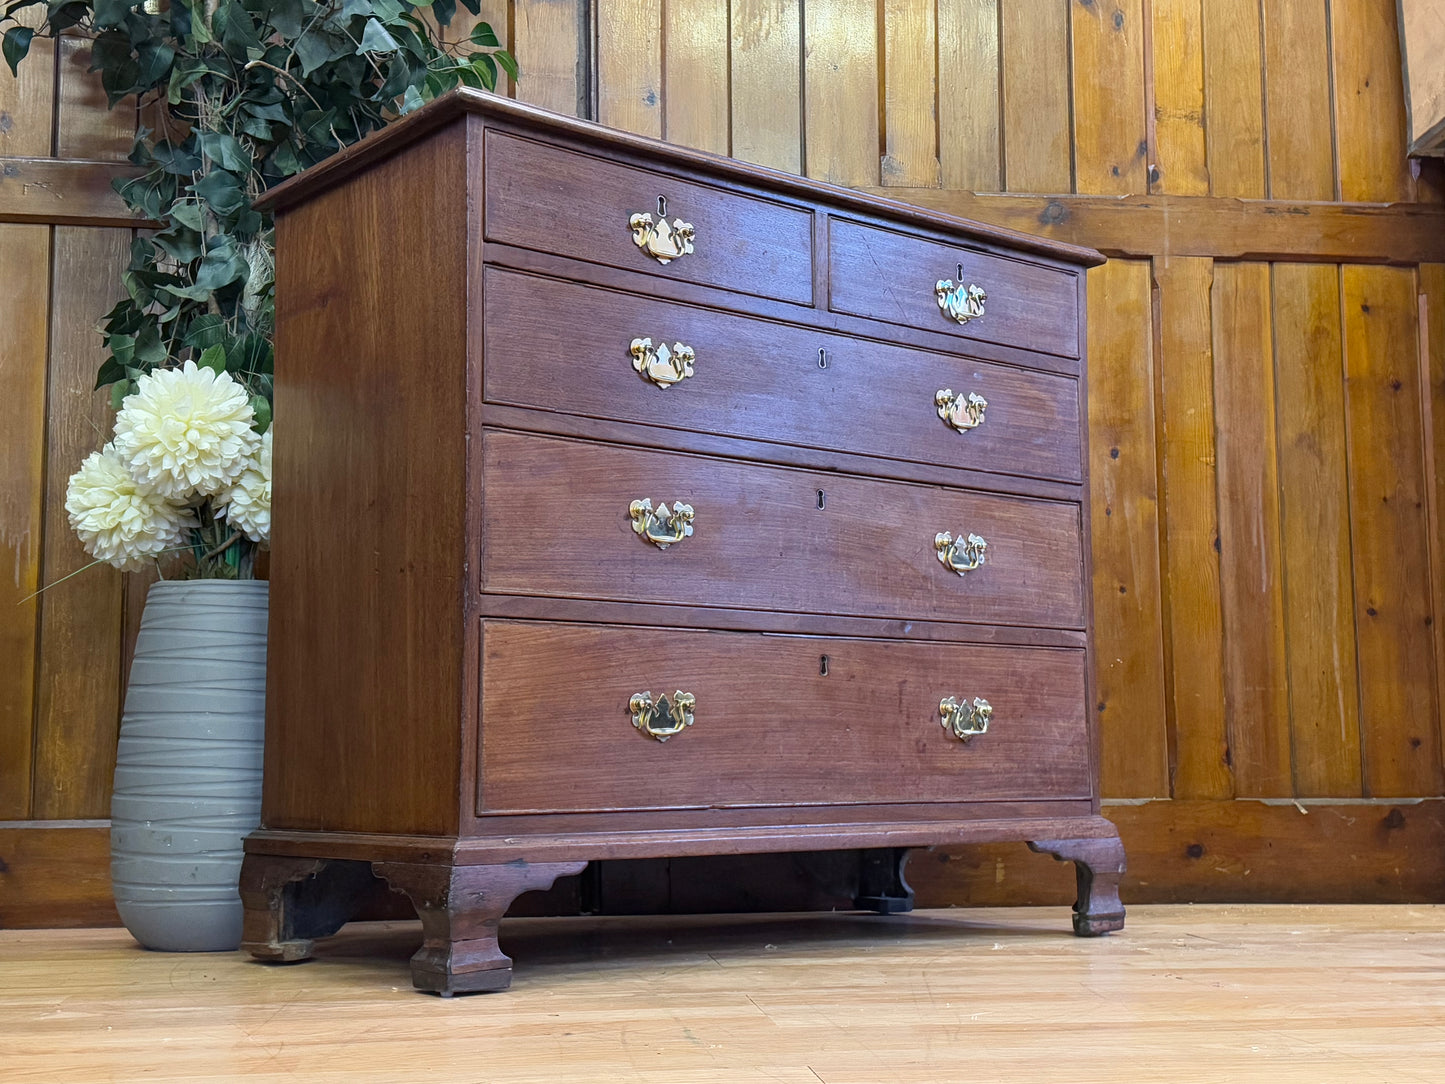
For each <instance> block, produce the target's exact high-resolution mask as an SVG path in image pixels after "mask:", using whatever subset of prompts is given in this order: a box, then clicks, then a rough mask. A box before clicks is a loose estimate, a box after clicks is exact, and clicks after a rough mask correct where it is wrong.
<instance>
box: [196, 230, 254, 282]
mask: <svg viewBox="0 0 1445 1084" xmlns="http://www.w3.org/2000/svg"><path fill="white" fill-rule="evenodd" d="M249 271H250V268H249V266H248V265H247V264H246V258H245V257H244V256H242V255H241V251H240V249H239V248H238V247H237V245H236V241H235V239H234V238H231V237H227V236H225V235H222V236H220V237H218V238H215V239H214V243H213V244H212V246H211V249H210V251H208V252H207V253H206V254H205V255H204V256H202V257H201V265H200V267H198V268H197V269H196V287H197V288H198V289H201V290H211V291H215V290H220V289H223V288H224V287H226V286H230V285H231V284H232V283H235V282H241V283H244V282H245V281H246V275H247V273H248V272H249Z"/></svg>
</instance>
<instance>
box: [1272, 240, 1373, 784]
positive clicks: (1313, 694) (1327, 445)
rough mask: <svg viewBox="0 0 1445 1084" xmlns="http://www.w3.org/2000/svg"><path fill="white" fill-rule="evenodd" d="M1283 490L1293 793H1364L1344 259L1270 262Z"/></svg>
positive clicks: (1285, 617) (1286, 627)
mask: <svg viewBox="0 0 1445 1084" xmlns="http://www.w3.org/2000/svg"><path fill="white" fill-rule="evenodd" d="M1272 288H1273V297H1274V308H1273V324H1274V350H1275V379H1276V399H1275V401H1276V403H1277V404H1278V419H1277V425H1278V431H1279V438H1278V439H1279V499H1280V521H1281V524H1280V525H1281V531H1282V537H1283V546H1284V549H1283V553H1284V567H1285V592H1284V632H1285V641H1286V649H1287V665H1288V670H1289V691H1290V692H1289V695H1290V732H1291V735H1292V742H1293V747H1294V788H1295V789H1294V793H1296V794H1299V795H1301V796H1306V797H1337V798H1357V797H1360V796H1362V794H1363V784H1362V782H1361V778H1360V720H1359V684H1358V678H1357V676H1356V671H1355V606H1354V588H1353V574H1352V572H1351V565H1350V510H1349V486H1348V479H1347V474H1346V468H1345V402H1344V382H1343V380H1341V378H1340V370H1339V369H1338V368H1337V367H1336V361H1335V359H1338V358H1339V357H1340V356H1341V355H1340V326H1341V324H1340V290H1339V270H1338V269H1337V268H1335V267H1331V266H1328V265H1310V264H1288V265H1286V264H1281V265H1278V266H1276V267H1275V268H1274V270H1273V287H1272Z"/></svg>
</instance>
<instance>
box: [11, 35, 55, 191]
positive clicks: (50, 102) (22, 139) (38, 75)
mask: <svg viewBox="0 0 1445 1084" xmlns="http://www.w3.org/2000/svg"><path fill="white" fill-rule="evenodd" d="M44 17H45V13H44V12H43V11H40V10H38V9H36V8H29V9H27V10H24V11H21V12H19V13H18V14H17V17H16V19H17V22H18V23H19V25H21V26H30V27H39V25H40V22H41V20H42V19H43V18H44ZM55 62H56V43H55V39H54V38H36V39H35V40H34V41H33V42H32V43H31V49H30V55H29V56H27V57H26V58H25V63H24V64H23V65H21V67H20V74H19V76H18V77H16V76H12V75H11V74H10V71H9V69H8V67H7V68H6V69H5V73H4V75H3V76H0V157H4V158H13V157H44V156H46V155H50V154H53V153H55V144H54V135H55V133H54V123H55V70H56V63H55ZM3 173H4V171H3V170H0V176H3Z"/></svg>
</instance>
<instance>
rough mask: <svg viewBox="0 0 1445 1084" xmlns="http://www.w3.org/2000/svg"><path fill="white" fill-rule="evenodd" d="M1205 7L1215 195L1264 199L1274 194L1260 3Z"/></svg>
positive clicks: (1226, 0) (1213, 0) (1221, 1)
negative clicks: (1269, 181) (1268, 168)
mask: <svg viewBox="0 0 1445 1084" xmlns="http://www.w3.org/2000/svg"><path fill="white" fill-rule="evenodd" d="M1300 6H1307V5H1300ZM1202 7H1203V14H1204V22H1203V27H1204V90H1205V105H1204V110H1205V116H1206V117H1207V123H1206V125H1205V142H1206V145H1207V152H1208V155H1209V191H1210V194H1211V195H1215V196H1245V197H1250V198H1254V199H1262V198H1263V197H1264V196H1266V195H1267V194H1268V193H1267V192H1266V190H1265V189H1266V185H1265V164H1264V157H1265V151H1264V142H1265V141H1264V70H1263V60H1262V57H1261V40H1260V0H1208V2H1207V3H1205V4H1203V5H1202Z"/></svg>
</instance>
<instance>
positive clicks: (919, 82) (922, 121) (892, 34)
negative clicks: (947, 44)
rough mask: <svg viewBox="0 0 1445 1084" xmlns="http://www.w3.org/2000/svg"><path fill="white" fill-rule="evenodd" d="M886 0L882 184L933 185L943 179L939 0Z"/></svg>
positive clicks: (883, 11) (884, 6)
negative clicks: (939, 134)
mask: <svg viewBox="0 0 1445 1084" xmlns="http://www.w3.org/2000/svg"><path fill="white" fill-rule="evenodd" d="M881 4H882V19H883V136H884V139H883V161H882V167H881V171H882V184H883V185H884V187H887V186H889V185H916V186H920V187H923V188H932V187H934V186H936V185H937V184H938V179H939V167H938V158H939V148H938V106H937V103H938V75H937V70H938V64H937V55H936V54H937V48H938V46H937V40H938V26H937V13H936V11H935V7H934V0H881Z"/></svg>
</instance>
